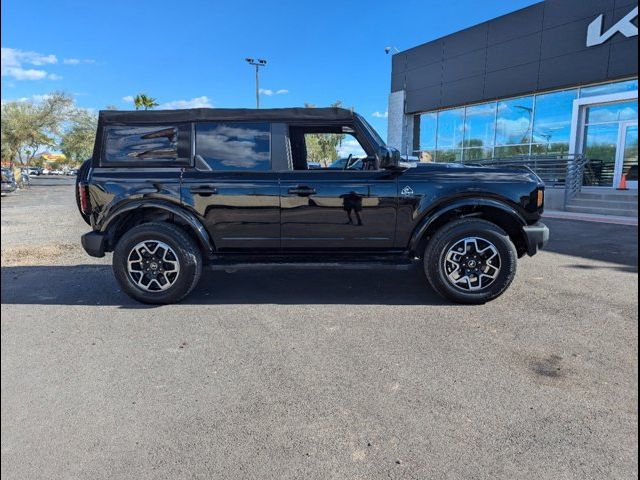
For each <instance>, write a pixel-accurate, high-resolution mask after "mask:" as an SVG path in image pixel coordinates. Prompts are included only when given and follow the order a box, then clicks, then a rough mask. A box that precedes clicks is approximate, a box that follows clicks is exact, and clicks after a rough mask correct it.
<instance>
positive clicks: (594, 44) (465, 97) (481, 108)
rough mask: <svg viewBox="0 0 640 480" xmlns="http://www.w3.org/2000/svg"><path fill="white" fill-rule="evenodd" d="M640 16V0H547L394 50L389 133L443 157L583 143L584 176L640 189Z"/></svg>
mask: <svg viewBox="0 0 640 480" xmlns="http://www.w3.org/2000/svg"><path fill="white" fill-rule="evenodd" d="M637 22H638V2H637V0H634V1H630V0H547V1H544V2H540V3H537V4H534V5H532V6H530V7H527V8H524V9H522V10H518V11H516V12H513V13H510V14H508V15H505V16H502V17H499V18H495V19H493V20H489V21H487V22H484V23H481V24H479V25H476V26H473V27H471V28H468V29H466V30H462V31H460V32H456V33H452V34H451V35H448V36H446V37H442V38H438V39H435V40H432V41H430V42H428V43H425V44H423V45H419V46H417V47H414V48H411V49H409V50H405V51H402V52H399V53H396V54H395V55H393V67H392V74H391V94H390V96H389V109H388V112H389V117H388V121H389V126H388V140H389V144H390V145H392V146H395V147H397V148H398V149H400V151H401V152H402V153H403V154H406V155H410V156H414V157H416V158H418V159H419V160H420V161H435V162H453V161H474V160H478V159H486V158H505V157H509V158H513V157H520V156H531V155H534V156H553V155H558V157H559V158H561V157H564V158H571V157H572V156H574V155H576V154H583V155H584V156H585V157H586V158H590V159H591V158H593V159H594V165H596V167H597V168H596V169H595V173H594V174H593V175H591V176H590V177H589V179H588V185H585V187H588V188H589V189H599V190H597V191H606V190H605V189H609V190H611V191H613V190H615V189H616V188H617V187H619V186H620V182H621V181H622V180H623V177H624V180H625V181H626V182H627V186H628V187H629V188H632V189H633V188H635V189H637V168H638V167H637V164H638V23H637ZM596 161H597V162H596ZM594 168H595V167H594ZM585 178H586V177H585ZM585 182H587V180H585ZM636 211H637V210H636Z"/></svg>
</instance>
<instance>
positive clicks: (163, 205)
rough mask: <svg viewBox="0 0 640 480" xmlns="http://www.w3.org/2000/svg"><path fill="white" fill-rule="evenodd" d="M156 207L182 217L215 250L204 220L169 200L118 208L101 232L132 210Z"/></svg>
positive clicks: (137, 202)
mask: <svg viewBox="0 0 640 480" xmlns="http://www.w3.org/2000/svg"><path fill="white" fill-rule="evenodd" d="M144 208H154V209H159V210H165V211H167V212H170V213H172V214H173V215H176V216H178V217H180V218H181V219H182V220H183V221H184V222H185V223H186V224H187V225H189V227H190V228H191V229H192V230H193V232H194V233H195V235H196V237H197V238H198V240H199V242H200V244H201V245H202V246H203V247H204V248H205V249H207V250H208V251H210V252H213V251H214V246H213V243H212V242H211V239H210V238H209V234H208V233H207V230H206V229H205V228H204V226H203V225H202V222H200V220H199V219H198V218H197V217H196V216H195V215H194V214H193V213H191V212H189V211H187V210H185V209H184V208H181V207H180V206H179V205H174V204H172V203H169V202H163V201H161V200H138V201H133V202H129V203H127V204H126V205H123V206H121V207H118V208H116V210H114V211H113V212H112V213H111V214H110V215H109V217H108V218H107V219H105V221H104V222H102V225H101V227H100V232H102V233H107V232H108V231H109V228H110V227H111V226H112V225H115V224H117V222H118V221H119V220H120V219H122V218H124V217H123V215H124V214H126V213H127V212H132V211H134V210H138V209H144Z"/></svg>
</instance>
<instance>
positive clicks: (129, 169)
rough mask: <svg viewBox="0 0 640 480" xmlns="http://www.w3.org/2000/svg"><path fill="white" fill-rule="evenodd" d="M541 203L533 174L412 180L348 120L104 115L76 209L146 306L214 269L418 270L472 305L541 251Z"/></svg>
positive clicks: (297, 111)
mask: <svg viewBox="0 0 640 480" xmlns="http://www.w3.org/2000/svg"><path fill="white" fill-rule="evenodd" d="M345 157H346V158H347V160H346V161H345V162H344V167H343V168H342V169H336V168H333V167H332V163H333V162H334V161H335V160H336V159H339V158H345ZM309 165H312V166H313V168H310V166H309ZM356 165H359V167H358V168H353V167H354V166H356ZM543 198H544V185H543V183H542V182H541V180H540V178H538V177H537V176H536V175H535V174H534V173H533V172H532V171H530V170H528V169H526V168H515V167H506V166H505V167H501V168H495V167H494V168H491V167H482V166H463V165H460V164H437V163H435V164H434V163H431V164H404V163H401V162H400V155H399V153H398V151H397V150H395V149H393V148H390V147H387V146H386V145H385V143H384V142H383V141H382V139H381V138H380V137H379V136H378V134H377V133H376V132H375V131H374V129H373V128H372V127H371V126H370V125H369V124H368V123H367V122H366V121H365V120H364V118H362V117H361V116H360V115H358V114H356V113H354V112H352V111H350V110H345V109H341V108H286V109H263V110H245V109H190V110H177V111H170V110H165V111H127V112H119V111H102V112H100V114H99V121H98V131H97V137H96V143H95V148H94V153H93V157H92V158H91V159H90V160H87V161H86V162H85V163H84V164H83V166H82V167H81V169H80V171H79V173H78V177H77V198H76V200H77V202H78V206H79V209H80V212H81V214H82V216H83V218H84V219H85V220H86V221H87V223H89V224H90V225H91V227H92V231H91V232H89V233H87V234H85V235H83V236H82V245H83V247H84V249H85V250H86V251H87V253H88V254H89V255H92V256H95V257H102V256H104V254H105V252H111V251H112V252H113V270H114V274H115V276H116V278H117V280H118V282H119V284H120V286H121V287H122V289H123V290H124V291H125V292H126V293H127V294H128V295H130V296H131V297H133V298H134V299H136V300H138V301H141V302H145V303H159V304H161V303H172V302H177V301H179V300H181V299H182V298H184V297H185V296H186V295H188V294H189V292H191V290H193V288H194V287H195V286H196V284H197V283H198V280H199V279H200V275H201V272H202V269H203V267H204V266H207V265H209V266H218V267H220V266H223V268H224V266H227V267H228V268H231V267H232V266H234V265H237V264H254V265H256V266H257V265H258V264H264V263H267V262H271V263H278V262H279V263H289V264H290V263H293V262H295V263H306V264H309V265H314V264H315V265H317V264H319V263H321V264H325V265H326V264H327V263H328V262H331V263H354V262H357V263H360V264H369V263H376V262H385V263H398V264H408V263H412V262H418V261H421V262H422V263H423V265H424V270H425V272H426V277H427V279H428V280H429V282H430V283H431V285H432V286H433V288H434V289H435V290H436V291H437V292H438V293H439V294H441V295H443V296H445V297H447V298H449V299H451V300H453V301H456V302H461V303H472V304H476V303H483V302H486V301H489V300H492V299H494V298H496V297H498V296H499V295H500V294H502V293H503V292H504V291H505V290H506V289H507V287H508V286H509V285H510V283H511V281H512V280H513V278H514V276H515V273H516V261H517V258H519V257H522V256H523V255H526V254H528V255H534V254H535V253H536V252H537V250H538V249H539V248H541V247H542V246H543V245H544V244H545V242H546V241H547V239H548V237H549V231H548V229H547V227H546V226H544V225H543V224H542V223H538V221H539V219H540V215H541V213H542V209H543Z"/></svg>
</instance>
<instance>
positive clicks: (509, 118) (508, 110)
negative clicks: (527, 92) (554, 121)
mask: <svg viewBox="0 0 640 480" xmlns="http://www.w3.org/2000/svg"><path fill="white" fill-rule="evenodd" d="M532 117H533V97H522V98H514V99H512V100H504V101H501V102H498V119H497V121H496V145H515V144H520V143H529V142H530V141H531V124H532V120H533V118H532Z"/></svg>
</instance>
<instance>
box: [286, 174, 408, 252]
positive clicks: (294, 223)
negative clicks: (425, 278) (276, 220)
mask: <svg viewBox="0 0 640 480" xmlns="http://www.w3.org/2000/svg"><path fill="white" fill-rule="evenodd" d="M280 180H281V184H280V191H281V208H282V209H281V217H282V249H283V250H285V251H286V250H289V251H291V250H317V251H320V250H338V249H343V250H349V249H357V250H378V249H389V248H392V247H393V241H394V232H395V222H396V192H397V182H396V178H395V176H394V175H393V174H392V173H389V172H386V171H357V172H356V171H343V170H332V169H318V170H306V171H305V170H301V171H290V172H283V173H281V174H280Z"/></svg>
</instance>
